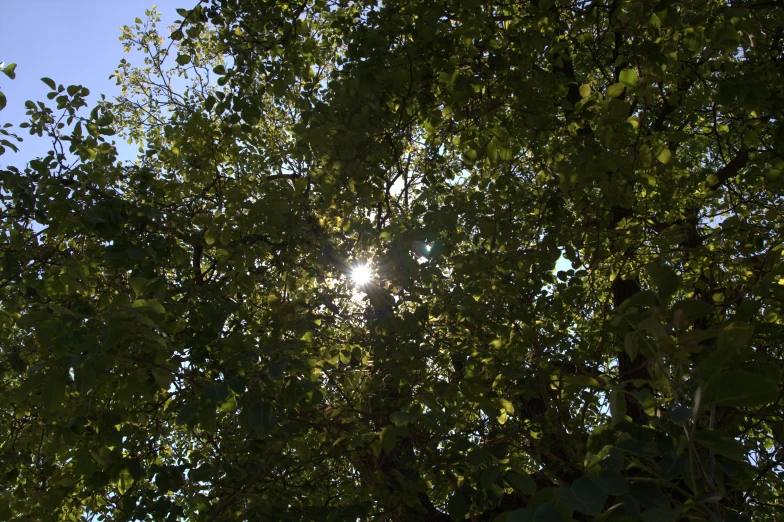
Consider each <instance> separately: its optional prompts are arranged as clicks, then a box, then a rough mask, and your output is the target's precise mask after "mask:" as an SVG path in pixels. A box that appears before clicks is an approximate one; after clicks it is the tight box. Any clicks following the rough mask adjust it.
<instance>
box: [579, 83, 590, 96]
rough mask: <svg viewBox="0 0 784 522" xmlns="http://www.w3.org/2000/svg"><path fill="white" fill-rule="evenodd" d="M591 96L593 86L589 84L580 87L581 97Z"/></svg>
mask: <svg viewBox="0 0 784 522" xmlns="http://www.w3.org/2000/svg"><path fill="white" fill-rule="evenodd" d="M590 95H591V86H590V85H589V84H587V83H584V84H582V85H580V97H581V98H587V97H588V96H590Z"/></svg>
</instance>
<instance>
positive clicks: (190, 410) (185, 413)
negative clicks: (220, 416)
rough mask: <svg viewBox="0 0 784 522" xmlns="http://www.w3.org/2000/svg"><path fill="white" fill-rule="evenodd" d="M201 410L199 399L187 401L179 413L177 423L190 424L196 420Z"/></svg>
mask: <svg viewBox="0 0 784 522" xmlns="http://www.w3.org/2000/svg"><path fill="white" fill-rule="evenodd" d="M198 410H199V401H193V400H190V401H188V402H186V403H185V404H184V405H183V407H182V409H181V410H180V412H179V413H178V414H177V420H176V422H177V424H179V425H184V424H190V423H191V422H193V421H194V420H196V412H197V411H198Z"/></svg>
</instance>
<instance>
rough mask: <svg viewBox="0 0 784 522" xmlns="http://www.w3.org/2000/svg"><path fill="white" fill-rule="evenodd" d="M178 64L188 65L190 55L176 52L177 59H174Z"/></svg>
mask: <svg viewBox="0 0 784 522" xmlns="http://www.w3.org/2000/svg"><path fill="white" fill-rule="evenodd" d="M175 61H176V62H177V64H178V65H188V64H189V63H191V55H189V54H178V55H177V59H176V60H175Z"/></svg>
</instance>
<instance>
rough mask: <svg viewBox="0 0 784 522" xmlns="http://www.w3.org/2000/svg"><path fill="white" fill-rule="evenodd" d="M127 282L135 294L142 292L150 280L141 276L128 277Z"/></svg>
mask: <svg viewBox="0 0 784 522" xmlns="http://www.w3.org/2000/svg"><path fill="white" fill-rule="evenodd" d="M128 284H129V285H131V288H132V289H133V292H134V293H135V294H136V295H140V294H141V293H143V292H144V289H145V288H147V285H149V284H150V280H149V279H145V278H143V277H129V278H128Z"/></svg>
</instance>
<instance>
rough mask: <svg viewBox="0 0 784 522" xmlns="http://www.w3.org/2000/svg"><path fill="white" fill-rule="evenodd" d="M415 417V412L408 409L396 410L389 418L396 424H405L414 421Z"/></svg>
mask: <svg viewBox="0 0 784 522" xmlns="http://www.w3.org/2000/svg"><path fill="white" fill-rule="evenodd" d="M415 418H416V416H415V415H414V414H412V413H409V412H407V411H396V412H393V413H392V414H391V415H390V416H389V420H390V421H392V422H393V423H394V424H395V426H404V425H406V424H409V423H411V422H413V421H414V419H415Z"/></svg>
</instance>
